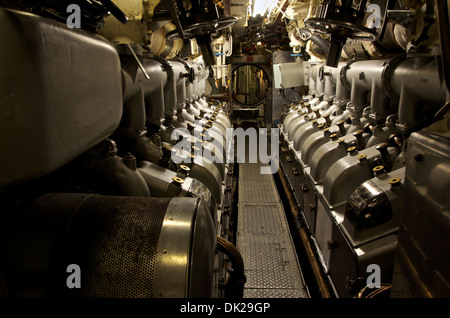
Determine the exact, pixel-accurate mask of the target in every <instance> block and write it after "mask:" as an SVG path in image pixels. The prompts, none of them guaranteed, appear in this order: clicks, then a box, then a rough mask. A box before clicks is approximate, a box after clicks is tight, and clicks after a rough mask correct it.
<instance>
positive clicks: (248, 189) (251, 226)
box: [236, 164, 308, 298]
mask: <svg viewBox="0 0 450 318" xmlns="http://www.w3.org/2000/svg"><path fill="white" fill-rule="evenodd" d="M260 168H261V164H240V166H239V174H240V176H239V213H238V234H237V242H236V245H237V248H238V249H239V251H240V252H241V254H242V257H243V259H244V266H245V275H246V277H247V282H246V284H245V289H244V297H245V298H259V297H261V298H266V297H267V298H282V297H286V298H306V297H308V293H307V291H306V287H305V285H304V281H303V276H302V273H301V269H300V266H299V264H298V260H297V256H296V254H295V248H294V245H293V242H292V239H291V237H290V233H289V227H288V224H287V220H286V216H285V215H284V209H283V206H282V204H281V200H280V197H279V195H278V192H277V189H276V187H275V182H274V180H273V176H272V175H263V174H261V172H260Z"/></svg>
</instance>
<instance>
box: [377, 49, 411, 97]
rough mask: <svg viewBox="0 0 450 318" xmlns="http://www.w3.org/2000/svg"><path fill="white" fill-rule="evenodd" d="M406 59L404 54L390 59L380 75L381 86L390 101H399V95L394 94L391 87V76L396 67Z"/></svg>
mask: <svg viewBox="0 0 450 318" xmlns="http://www.w3.org/2000/svg"><path fill="white" fill-rule="evenodd" d="M405 59H406V54H404V53H402V54H399V55H396V56H394V57H393V58H391V59H390V60H389V61H388V62H387V63H386V64H385V65H384V68H383V71H382V73H381V85H382V87H383V89H384V91H385V92H386V95H387V96H388V97H389V98H390V99H392V100H399V99H400V95H399V94H397V93H396V92H395V90H394V89H393V88H392V85H391V76H392V74H393V73H394V71H395V70H396V69H397V67H398V66H399V65H400V63H401V62H403V61H404V60H405Z"/></svg>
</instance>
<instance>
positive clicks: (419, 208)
mask: <svg viewBox="0 0 450 318" xmlns="http://www.w3.org/2000/svg"><path fill="white" fill-rule="evenodd" d="M322 6H326V5H325V4H322ZM322 9H323V8H322ZM391 9H392V8H391ZM405 12H406V11H405ZM330 14H331V13H330ZM316 20H317V21H316ZM307 21H308V20H306V21H305V23H307ZM311 21H312V22H311V23H313V22H314V23H316V24H320V25H321V24H324V25H325V24H326V25H328V26H330V25H331V26H332V27H331V29H332V30H333V31H330V32H331V34H332V37H333V32H337V29H338V28H343V27H349V24H347V25H346V26H344V25H343V24H342V22H343V21H341V22H340V23H337V22H339V21H337V22H336V23H335V25H333V23H331V22H330V21H328V20H323V19H311ZM330 23H331V24H330ZM317 27H318V26H317ZM355 30H356V31H358V30H357V29H353V31H355ZM321 31H323V32H324V33H327V32H326V30H325V28H323V30H321ZM356 31H355V32H356ZM447 32H448V31H447ZM445 34H446V33H445ZM341 35H342V34H341ZM344 42H345V41H344ZM341 49H342V48H339V50H341ZM344 50H345V49H344ZM330 54H333V56H331V57H329V61H328V64H329V65H330V66H327V65H325V64H326V63H324V62H322V61H316V62H315V63H314V62H311V65H312V66H311V67H310V69H309V74H308V77H309V93H308V95H305V96H303V100H302V101H301V102H300V103H297V104H291V105H290V106H289V107H288V108H287V109H286V111H285V112H284V113H283V115H282V118H281V121H280V126H279V127H280V130H281V134H280V135H281V139H280V162H281V167H282V172H283V175H284V176H285V177H286V179H287V180H288V183H289V185H290V188H291V191H292V194H293V195H294V198H295V201H296V204H297V206H298V207H299V210H300V211H301V212H302V213H301V214H300V217H299V219H298V226H299V227H301V228H305V229H307V230H308V232H309V234H310V239H311V241H312V242H313V245H314V246H315V248H316V253H317V257H318V258H319V260H320V264H321V267H322V270H323V272H324V273H325V275H326V277H327V278H328V281H329V284H330V289H331V290H333V291H334V293H335V295H337V296H338V297H357V296H358V295H361V294H362V291H365V290H368V281H369V280H370V275H371V273H372V271H371V268H372V266H374V265H375V266H378V267H377V268H379V269H380V273H379V274H380V275H381V276H380V277H381V283H382V286H389V287H392V288H393V289H394V290H395V292H393V293H392V295H393V296H394V297H395V296H398V295H400V297H402V296H405V295H406V294H408V295H409V296H411V295H413V297H430V296H437V297H442V296H443V295H445V297H448V296H449V291H450V286H449V283H448V278H449V275H448V273H444V272H445V271H446V269H447V268H448V258H447V256H446V255H447V254H448V253H447V252H445V251H444V249H445V247H444V246H442V248H441V244H440V243H437V241H434V242H435V245H434V247H431V246H430V245H429V243H425V242H426V241H427V240H425V239H424V238H423V237H422V235H424V234H419V232H421V231H422V230H419V227H420V226H419V223H420V224H422V222H423V224H424V226H425V224H426V226H427V231H428V232H427V233H429V234H430V235H433V234H431V233H432V232H434V230H431V228H432V225H431V223H433V222H439V226H438V225H437V223H435V225H436V227H435V231H437V232H436V235H437V236H438V237H439V238H440V240H441V242H446V241H448V228H449V227H448V224H449V223H448V208H445V207H446V206H447V205H446V204H445V202H444V201H445V199H444V197H441V196H439V198H437V197H435V196H434V195H433V194H431V192H433V191H432V190H431V189H432V188H434V186H432V185H431V184H435V185H439V187H440V190H436V193H437V192H439V193H441V194H442V195H444V193H447V192H448V189H449V187H448V184H447V182H448V178H449V175H448V171H447V172H444V170H445V168H444V166H445V165H446V163H448V158H447V160H444V161H445V162H446V163H444V161H441V160H442V159H443V158H442V157H440V155H439V154H443V153H448V151H449V143H448V126H447V127H446V128H444V126H445V125H446V123H448V114H446V112H447V111H448V100H449V93H448V89H447V86H446V83H445V81H444V79H443V77H442V76H441V75H442V74H443V73H444V71H443V65H442V64H441V63H440V61H441V60H440V59H439V58H437V57H436V56H437V54H433V53H432V50H429V51H427V52H426V53H424V52H421V53H417V52H409V54H405V53H404V52H403V53H398V54H393V53H391V54H389V55H388V56H389V58H387V59H386V58H380V57H375V56H371V57H370V58H367V56H366V57H364V55H363V56H361V55H358V54H356V51H355V54H354V56H353V57H352V58H349V59H347V60H345V61H344V60H343V59H341V62H339V63H337V62H336V59H337V58H336V56H335V54H336V52H334V51H333V52H332V53H330ZM339 54H340V53H339ZM366 54H367V51H366ZM442 54H444V55H445V52H442ZM385 56H386V55H385ZM330 60H331V61H330ZM447 71H448V70H447ZM444 105H447V106H445V107H443V106H444ZM442 107H443V108H442ZM441 108H442V109H441ZM445 114H446V117H445V118H444V119H442V117H443V116H444V115H445ZM439 120H440V121H439ZM433 123H434V124H433ZM430 125H431V126H430ZM425 127H428V128H425ZM445 136H447V137H445ZM431 140H433V141H431ZM419 149H420V150H419ZM444 149H445V150H444ZM416 153H420V155H416ZM425 156H426V157H427V158H428V160H427V162H428V164H429V166H428V168H427V169H425V168H424V169H420V172H419V167H418V165H419V164H418V162H422V159H423V157H425ZM414 157H416V159H414ZM434 163H436V165H434ZM424 164H425V163H424ZM420 165H422V163H420ZM442 169H444V170H442ZM438 170H439V172H437V171H438ZM425 171H427V172H425ZM422 173H424V174H426V175H427V177H425V175H421V174H422ZM425 178H426V179H427V180H426V181H425ZM422 182H425V183H426V184H427V185H425V184H422ZM425 189H429V190H428V191H427V190H425ZM422 191H425V192H426V193H425V192H422ZM433 193H434V192H433ZM444 196H445V195H444ZM416 199H417V202H416ZM442 200H444V201H442ZM419 202H420V203H419ZM426 202H427V203H426ZM437 202H440V203H437ZM425 204H426V205H427V208H425V207H424V205H425ZM431 207H433V208H431ZM444 210H445V212H444ZM412 213H414V216H413V215H412ZM419 214H420V216H419ZM438 219H439V220H440V221H437V220H438ZM444 228H446V229H447V230H444ZM445 231H447V234H446V235H444V234H443V233H444V232H445ZM413 233H415V234H413ZM421 233H422V232H421ZM423 233H425V232H423ZM414 235H416V236H415V238H413V236H414ZM444 236H446V237H447V238H445V239H444ZM444 245H445V244H444ZM419 250H420V251H422V252H420V251H419ZM429 253H431V255H429ZM394 264H395V267H396V268H397V269H398V270H394ZM445 264H447V265H445ZM399 272H401V273H402V274H398V273H399ZM405 273H406V274H405ZM414 273H415V274H414ZM419 273H420V274H419ZM414 275H420V276H421V278H422V276H423V279H424V282H423V285H421V284H418V283H417V278H413V276H414ZM399 277H402V279H400V278H399ZM416 277H417V276H416ZM437 277H439V278H437ZM393 280H394V284H393V285H392V282H393ZM399 281H401V282H402V283H399ZM433 281H434V282H435V283H433ZM405 286H407V287H405ZM369 287H370V286H369ZM402 290H403V292H404V291H405V290H407V291H408V292H407V293H406V292H404V293H403V294H402V292H401V291H402ZM427 293H428V294H427ZM418 295H419V296H418ZM425 295H426V296H425Z"/></svg>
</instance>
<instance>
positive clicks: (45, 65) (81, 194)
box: [0, 1, 244, 298]
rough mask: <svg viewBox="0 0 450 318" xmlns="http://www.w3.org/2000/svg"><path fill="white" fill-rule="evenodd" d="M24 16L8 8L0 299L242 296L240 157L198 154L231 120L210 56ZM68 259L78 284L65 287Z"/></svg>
mask: <svg viewBox="0 0 450 318" xmlns="http://www.w3.org/2000/svg"><path fill="white" fill-rule="evenodd" d="M211 3H212V2H211ZM108 4H109V5H111V2H110V1H102V5H104V6H105V7H104V8H103V9H104V10H105V12H113V13H115V16H116V17H122V19H121V20H120V19H119V20H120V22H122V23H126V22H127V19H126V14H125V13H124V12H122V11H121V10H120V9H119V8H117V7H115V6H114V7H111V6H108ZM49 5H50V4H49ZM91 5H92V4H91ZM98 5H99V4H98ZM92 6H94V5H92ZM83 8H85V7H83ZM112 8H115V10H112ZM58 9H60V7H58V4H56V2H55V4H54V7H52V8H50V9H47V10H44V12H47V13H48V12H50V11H52V10H53V11H52V12H54V11H55V10H56V11H57V10H58ZM88 9H92V10H94V11H95V10H99V7H97V8H93V7H92V8H88ZM25 11H27V10H24V11H16V10H13V9H7V8H1V9H0V25H1V28H0V29H1V31H0V32H1V34H0V42H1V43H2V47H3V48H4V49H2V51H1V59H0V60H1V62H0V63H1V66H0V67H1V69H2V74H1V75H0V83H1V84H0V87H1V88H0V89H1V93H0V95H1V100H2V103H1V104H2V106H1V109H0V120H1V123H2V124H1V125H0V127H1V128H0V135H1V137H0V138H1V139H0V140H1V145H2V148H3V152H2V153H3V154H4V155H2V159H1V164H2V167H3V168H2V169H1V172H0V180H1V181H0V196H1V200H0V201H1V211H2V218H3V220H2V222H1V223H2V229H1V233H2V239H1V242H2V244H1V251H2V252H1V255H2V257H1V273H0V274H1V276H2V279H1V282H2V288H1V293H2V296H5V295H9V296H10V297H62V296H63V297H66V296H67V297H108V298H111V297H164V298H168V297H177V298H179V297H223V296H224V292H230V293H232V295H236V293H237V294H239V286H240V287H242V283H243V279H244V278H243V268H242V265H241V263H242V260H240V259H239V256H240V255H239V253H238V252H237V250H236V249H235V248H234V246H233V244H232V243H231V240H232V239H231V237H232V236H230V235H231V234H230V233H228V231H229V224H230V223H231V222H232V220H231V217H230V211H231V209H232V205H233V202H232V194H233V193H232V189H233V187H234V185H235V176H234V175H233V164H232V163H230V164H225V163H212V162H208V161H207V159H206V158H203V159H204V160H202V157H201V154H202V152H200V155H198V154H197V152H196V151H194V148H195V147H199V148H201V149H202V150H204V149H209V151H210V152H215V153H216V154H221V153H224V151H225V147H226V145H225V143H224V140H223V139H222V138H223V136H225V135H226V134H225V130H226V128H229V127H231V122H230V120H229V118H228V112H227V104H226V103H222V102H220V101H214V100H207V99H206V93H205V90H206V87H205V82H206V79H207V77H208V74H209V71H208V68H207V67H206V66H205V63H204V62H203V59H202V57H201V56H200V57H199V58H197V59H188V58H184V59H181V58H179V57H177V58H171V59H166V58H164V57H163V56H160V55H155V54H153V53H152V52H151V51H149V50H148V47H146V46H145V45H144V43H143V44H139V43H131V42H127V41H123V42H120V41H115V42H110V41H108V40H107V39H105V38H103V37H101V36H99V35H97V34H94V33H93V32H91V31H92V30H84V29H69V28H68V27H67V25H66V24H65V23H61V22H58V21H55V19H48V18H46V17H42V16H38V15H35V14H32V13H30V12H25ZM89 12H90V11H87V12H84V14H85V15H88V13H89ZM95 12H98V11H95ZM105 15H106V13H105ZM93 21H96V22H99V23H100V22H101V21H102V19H101V17H100V20H98V19H97V20H95V19H94V20H93ZM227 21H228V20H227ZM227 23H230V21H228V22H227ZM184 30H185V31H186V29H184ZM189 30H191V32H193V29H192V28H191V29H189ZM196 35H198V34H197V33H196ZM203 37H205V36H203ZM204 45H207V43H205V44H204ZM210 58H211V57H209V56H208V59H210ZM182 140H185V141H187V142H189V148H188V149H187V150H188V151H187V152H186V151H184V153H183V151H177V150H176V147H175V146H176V145H177V144H178V143H179V142H180V141H182ZM213 141H214V143H213ZM195 149H197V148H195ZM184 150H186V149H184ZM174 158H181V159H182V161H181V162H178V161H177V162H176V161H175V160H174ZM222 211H224V213H222ZM230 255H231V256H230ZM70 266H78V267H79V269H80V270H81V286H79V287H81V288H73V289H71V288H68V285H67V284H68V283H67V279H68V275H69V274H70V273H69V274H68V270H69V268H70ZM229 268H233V273H232V274H230V272H229V271H228V269H229ZM230 276H233V279H234V280H233V281H234V282H238V284H236V283H234V285H233V286H231V284H228V282H229V281H230ZM239 284H240V285H239Z"/></svg>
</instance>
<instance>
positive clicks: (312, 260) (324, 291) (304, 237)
mask: <svg viewBox="0 0 450 318" xmlns="http://www.w3.org/2000/svg"><path fill="white" fill-rule="evenodd" d="M278 176H279V178H280V181H281V184H282V186H283V190H284V193H285V194H286V197H287V200H288V203H289V207H290V209H291V213H292V215H293V216H294V218H297V217H298V216H299V214H300V211H299V209H298V207H297V205H296V204H295V200H294V196H293V194H292V192H291V190H290V188H289V186H288V184H287V181H286V178H285V176H284V174H283V172H282V171H281V169H280V168H278ZM298 231H299V233H300V238H301V242H302V245H303V248H304V250H305V252H306V256H307V258H308V261H309V264H310V265H311V269H312V271H313V274H314V278H315V280H316V283H317V285H318V287H319V292H320V294H321V296H322V298H332V294H331V292H330V289H329V287H328V286H329V285H328V282H327V279H326V277H325V274H324V273H323V270H322V268H321V265H320V262H319V260H318V259H317V257H316V255H315V253H314V249H313V245H312V244H311V240H310V238H309V235H308V232H307V230H306V229H305V228H304V227H301V228H300V229H299V230H298Z"/></svg>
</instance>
